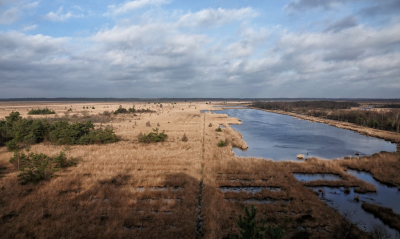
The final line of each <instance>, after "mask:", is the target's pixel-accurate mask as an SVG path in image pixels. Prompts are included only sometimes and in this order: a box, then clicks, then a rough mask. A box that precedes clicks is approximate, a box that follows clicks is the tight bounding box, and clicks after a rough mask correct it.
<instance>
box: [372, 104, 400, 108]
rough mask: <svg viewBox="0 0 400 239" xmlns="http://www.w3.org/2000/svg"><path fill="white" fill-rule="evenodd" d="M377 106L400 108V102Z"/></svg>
mask: <svg viewBox="0 0 400 239" xmlns="http://www.w3.org/2000/svg"><path fill="white" fill-rule="evenodd" d="M375 107H376V108H391V109H400V104H389V105H377V106H375Z"/></svg>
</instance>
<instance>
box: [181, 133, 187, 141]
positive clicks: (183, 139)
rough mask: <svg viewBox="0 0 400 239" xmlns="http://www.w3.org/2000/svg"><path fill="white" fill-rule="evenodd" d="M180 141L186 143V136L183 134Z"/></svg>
mask: <svg viewBox="0 0 400 239" xmlns="http://www.w3.org/2000/svg"><path fill="white" fill-rule="evenodd" d="M182 141H183V142H187V141H188V137H187V136H186V134H183V137H182Z"/></svg>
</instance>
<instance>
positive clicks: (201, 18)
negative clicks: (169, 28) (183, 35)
mask: <svg viewBox="0 0 400 239" xmlns="http://www.w3.org/2000/svg"><path fill="white" fill-rule="evenodd" d="M257 16H258V12H256V11H255V10H253V9H252V8H250V7H246V8H241V9H222V8H218V9H212V8H209V9H204V10H201V11H198V12H195V13H191V12H189V13H187V14H185V15H183V16H182V17H180V19H179V20H178V25H179V26H180V27H197V26H201V27H212V26H221V25H223V24H226V23H229V22H233V21H242V20H244V19H251V18H255V17H257Z"/></svg>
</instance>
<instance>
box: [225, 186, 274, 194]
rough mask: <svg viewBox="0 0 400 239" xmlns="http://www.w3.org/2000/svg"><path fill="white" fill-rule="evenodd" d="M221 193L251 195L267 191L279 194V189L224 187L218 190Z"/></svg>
mask: <svg viewBox="0 0 400 239" xmlns="http://www.w3.org/2000/svg"><path fill="white" fill-rule="evenodd" d="M219 189H220V190H221V192H223V193H226V192H235V193H240V192H246V193H247V194H249V193H251V194H253V196H254V194H256V193H260V192H261V191H262V190H269V191H271V192H280V191H281V188H278V187H251V186H250V187H230V186H225V187H220V188H219Z"/></svg>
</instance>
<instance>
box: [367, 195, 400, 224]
mask: <svg viewBox="0 0 400 239" xmlns="http://www.w3.org/2000/svg"><path fill="white" fill-rule="evenodd" d="M362 208H363V209H364V210H365V211H367V212H369V213H372V214H374V216H375V217H377V218H379V219H381V220H382V221H383V222H384V223H385V224H387V225H389V226H390V227H392V228H394V229H396V230H397V231H400V215H398V214H396V213H394V212H393V210H392V209H391V208H386V207H381V206H378V205H374V204H370V203H366V202H364V203H363V204H362Z"/></svg>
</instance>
